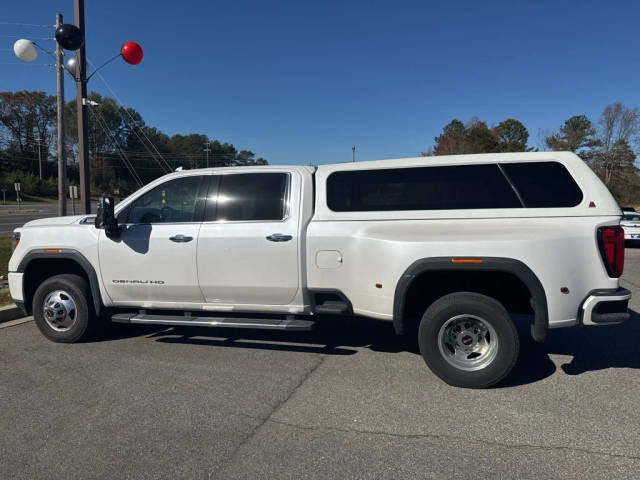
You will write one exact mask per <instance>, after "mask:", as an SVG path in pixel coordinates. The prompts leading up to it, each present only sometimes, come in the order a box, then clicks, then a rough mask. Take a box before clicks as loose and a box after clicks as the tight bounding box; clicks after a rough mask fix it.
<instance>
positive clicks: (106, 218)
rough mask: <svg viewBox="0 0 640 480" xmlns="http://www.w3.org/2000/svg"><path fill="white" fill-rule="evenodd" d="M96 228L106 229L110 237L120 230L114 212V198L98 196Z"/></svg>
mask: <svg viewBox="0 0 640 480" xmlns="http://www.w3.org/2000/svg"><path fill="white" fill-rule="evenodd" d="M96 228H102V229H104V231H105V233H106V234H107V236H108V237H110V236H112V235H115V234H116V233H117V231H118V221H117V220H116V217H115V215H114V214H113V198H112V197H98V211H97V212H96Z"/></svg>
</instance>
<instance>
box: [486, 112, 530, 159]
mask: <svg viewBox="0 0 640 480" xmlns="http://www.w3.org/2000/svg"><path fill="white" fill-rule="evenodd" d="M494 132H495V133H496V136H497V137H498V142H499V145H498V150H499V151H501V152H525V151H527V141H528V140H529V132H528V131H527V128H526V127H525V126H524V125H523V124H522V122H520V121H519V120H516V119H514V118H508V119H506V120H504V121H502V122H500V123H499V124H498V125H497V126H496V127H495V128H494Z"/></svg>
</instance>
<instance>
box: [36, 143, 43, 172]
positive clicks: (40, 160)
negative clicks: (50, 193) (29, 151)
mask: <svg viewBox="0 0 640 480" xmlns="http://www.w3.org/2000/svg"><path fill="white" fill-rule="evenodd" d="M40 140H41V139H40V137H38V138H36V139H35V141H36V142H38V170H39V173H40V180H42V155H40Z"/></svg>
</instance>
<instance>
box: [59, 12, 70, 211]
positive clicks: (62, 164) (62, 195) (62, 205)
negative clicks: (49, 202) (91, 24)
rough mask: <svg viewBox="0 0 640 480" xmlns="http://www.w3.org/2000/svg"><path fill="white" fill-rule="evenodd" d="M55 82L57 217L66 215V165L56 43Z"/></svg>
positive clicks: (61, 75)
mask: <svg viewBox="0 0 640 480" xmlns="http://www.w3.org/2000/svg"><path fill="white" fill-rule="evenodd" d="M60 25H62V14H60V13H57V14H56V28H58V27H59V26H60ZM56 80H57V84H58V95H57V98H56V106H57V108H58V118H57V120H58V216H60V217H64V216H65V215H66V214H67V186H66V184H67V163H66V159H65V157H64V64H63V58H62V47H61V46H60V45H59V44H58V42H56Z"/></svg>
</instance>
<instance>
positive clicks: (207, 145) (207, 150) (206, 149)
mask: <svg viewBox="0 0 640 480" xmlns="http://www.w3.org/2000/svg"><path fill="white" fill-rule="evenodd" d="M204 146H205V149H204V151H205V152H207V168H209V152H210V151H211V142H205V144H204Z"/></svg>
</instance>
